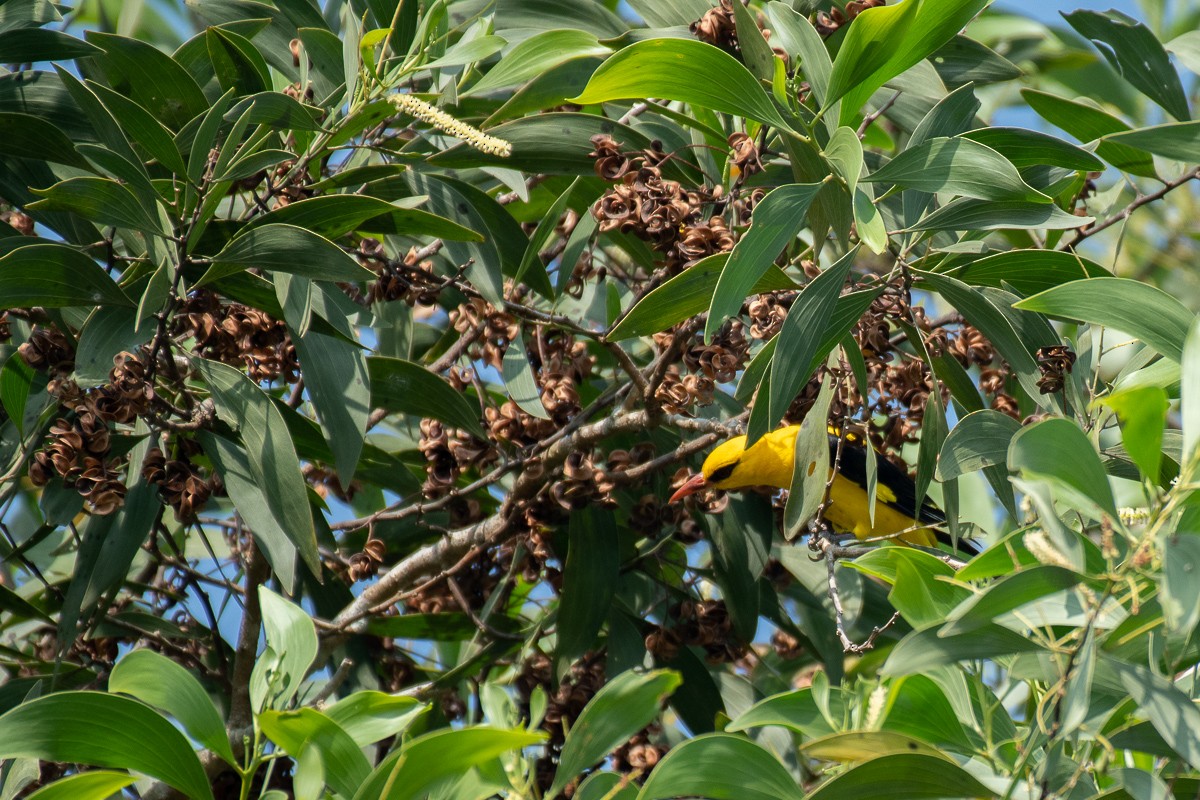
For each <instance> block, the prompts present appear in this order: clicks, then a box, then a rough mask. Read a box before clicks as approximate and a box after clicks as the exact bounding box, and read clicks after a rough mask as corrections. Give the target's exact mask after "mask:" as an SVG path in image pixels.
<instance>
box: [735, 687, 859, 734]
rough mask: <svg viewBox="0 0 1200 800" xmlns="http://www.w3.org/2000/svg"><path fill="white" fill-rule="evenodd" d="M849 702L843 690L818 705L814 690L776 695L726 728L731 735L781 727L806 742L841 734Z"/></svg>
mask: <svg viewBox="0 0 1200 800" xmlns="http://www.w3.org/2000/svg"><path fill="white" fill-rule="evenodd" d="M845 712H846V709H845V701H844V699H843V695H842V693H841V691H840V690H838V689H833V690H831V691H828V695H827V696H825V697H822V702H818V701H817V699H816V697H814V695H813V690H812V689H811V688H806V689H799V690H796V691H791V692H783V693H781V694H776V695H772V696H771V697H768V698H765V699H763V700H759V701H758V702H757V703H755V704H754V705H753V706H751V707H750V708H748V709H746V710H745V711H743V712H742V713H741V714H739V715H738V716H737V717H735V718H734V719H733V721H732V722H730V723H729V724H728V725H726V726H725V730H727V731H735V732H736V731H744V730H748V729H750V728H761V727H764V726H766V725H780V726H783V727H785V728H788V729H789V730H793V731H795V732H796V733H800V734H803V735H804V737H805V738H809V739H813V738H817V737H819V736H827V735H829V734H831V733H835V732H836V731H837V729H838V728H837V727H835V725H836V726H839V727H840V725H841V722H842V719H843V717H844V716H845Z"/></svg>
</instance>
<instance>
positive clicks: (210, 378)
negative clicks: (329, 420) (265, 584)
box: [192, 358, 321, 576]
mask: <svg viewBox="0 0 1200 800" xmlns="http://www.w3.org/2000/svg"><path fill="white" fill-rule="evenodd" d="M192 364H193V366H194V367H195V368H196V371H197V372H199V373H200V375H201V376H203V377H204V379H205V381H206V382H207V384H208V388H209V389H210V390H211V391H212V399H213V403H214V404H215V405H216V408H217V417H218V418H219V419H221V420H222V421H223V422H225V423H226V424H228V425H229V426H230V427H231V428H233V429H234V430H236V431H237V432H238V433H239V434H240V435H241V438H242V443H243V444H244V445H245V447H246V457H247V459H248V462H249V467H250V472H251V475H252V477H253V479H254V482H255V483H256V484H257V485H258V486H260V487H262V493H263V495H264V496H265V497H266V500H267V504H268V507H269V508H270V510H271V516H272V517H274V519H275V521H276V522H278V523H279V527H280V528H282V529H283V530H284V532H286V533H287V535H288V538H289V539H290V540H291V541H292V543H293V544H295V545H296V549H297V550H298V551H299V553H300V557H301V559H303V561H304V563H305V564H306V565H307V566H308V568H309V569H310V570H312V573H313V575H316V576H320V574H321V561H320V558H319V557H318V555H317V538H316V531H315V529H314V527H313V519H312V511H311V510H310V508H309V505H308V490H307V489H306V488H305V483H304V478H303V476H302V474H301V472H300V460H299V459H298V458H297V457H296V449H295V446H294V445H293V444H292V438H291V436H290V435H289V433H288V428H287V424H286V423H285V422H284V421H283V417H282V416H280V414H279V411H278V409H276V408H275V404H274V403H272V402H271V399H270V398H269V397H267V395H266V393H264V392H263V390H262V389H260V388H258V387H257V386H255V385H254V384H253V383H252V382H251V381H250V379H249V378H247V377H246V376H245V375H244V374H243V373H242V372H240V371H239V370H236V369H234V368H233V367H230V366H228V365H226V364H221V363H219V362H216V361H209V360H207V359H202V358H197V359H193V360H192Z"/></svg>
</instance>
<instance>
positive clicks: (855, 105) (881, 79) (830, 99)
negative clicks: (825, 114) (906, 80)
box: [821, 0, 987, 125]
mask: <svg viewBox="0 0 1200 800" xmlns="http://www.w3.org/2000/svg"><path fill="white" fill-rule="evenodd" d="M986 5H987V0H917V1H916V2H905V3H900V4H898V5H888V6H879V7H876V8H869V9H867V10H866V11H864V12H863V13H861V14H859V15H858V16H857V17H855V18H854V24H853V25H851V26H849V29H848V30H847V32H846V37H845V38H844V39H843V40H842V45H841V47H840V48H839V49H838V53H837V56H836V57H835V58H834V59H833V72H832V73H831V74H830V76H829V93H828V96H826V97H825V98H824V100H823V101H822V103H821V105H822V108H823V109H825V110H828V108H829V106H831V105H832V104H833V103H834V102H836V101H838V100H842V109H841V114H840V118H839V120H838V123H839V124H840V125H848V124H850V122H851V121H852V120H853V119H854V118H855V116H856V115H857V114H858V112H859V109H860V108H862V106H863V104H864V103H865V102H867V100H868V99H870V97H871V95H873V94H874V93H875V91H876V90H877V89H879V88H880V87H881V86H883V85H884V84H885V83H887V82H888V81H889V80H891V79H892V78H894V77H896V76H897V75H899V74H900V73H902V72H904V71H905V70H907V69H909V68H910V67H912V66H914V65H915V64H917V62H919V61H923V60H924V59H925V58H926V57H928V56H929V55H931V54H933V53H934V52H936V51H937V49H938V48H940V47H941V46H942V45H944V44H945V43H946V42H948V41H950V40H951V39H952V38H953V37H954V35H955V34H957V33H958V32H959V31H960V30H962V28H963V27H964V26H965V25H966V24H967V22H969V21H970V20H971V19H972V18H973V17H974V16H975V15H976V14H978V13H979V12H980V11H982V10H983V8H984V7H985V6H986Z"/></svg>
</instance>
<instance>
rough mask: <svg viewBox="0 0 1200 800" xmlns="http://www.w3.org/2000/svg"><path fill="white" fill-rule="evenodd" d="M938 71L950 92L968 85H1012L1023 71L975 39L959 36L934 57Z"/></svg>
mask: <svg viewBox="0 0 1200 800" xmlns="http://www.w3.org/2000/svg"><path fill="white" fill-rule="evenodd" d="M929 60H930V61H931V62H933V67H934V69H936V70H937V74H938V76H939V77H940V78H941V79H942V82H943V83H945V84H946V86H947V87H948V88H951V89H957V88H958V87H960V86H964V85H966V84H968V83H973V84H975V85H976V86H979V85H982V84H985V83H998V82H1000V81H1011V80H1014V79H1016V78H1019V77H1021V74H1022V73H1021V69H1020V67H1018V66H1017V65H1016V64H1014V63H1012V62H1011V61H1009V60H1008V59H1007V58H1005V57H1004V56H1002V55H1000V54H999V53H997V52H996V51H995V50H992V49H991V48H990V47H987V46H985V45H983V44H980V43H979V42H977V41H975V40H974V39H970V38H968V37H966V36H955V37H954V38H953V39H951V40H950V41H948V42H946V44H944V45H942V46H941V47H940V48H938V50H937V52H936V53H934V54H933V55H932V56H930V58H929Z"/></svg>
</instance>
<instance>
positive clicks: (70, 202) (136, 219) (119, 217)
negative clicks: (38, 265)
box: [29, 177, 163, 236]
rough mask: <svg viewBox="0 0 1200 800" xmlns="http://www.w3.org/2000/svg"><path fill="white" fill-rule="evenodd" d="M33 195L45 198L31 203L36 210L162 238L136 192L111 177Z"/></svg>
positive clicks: (73, 182)
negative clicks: (67, 213)
mask: <svg viewBox="0 0 1200 800" xmlns="http://www.w3.org/2000/svg"><path fill="white" fill-rule="evenodd" d="M33 193H34V194H37V195H40V196H41V197H42V199H41V200H38V201H37V202H34V203H30V204H29V208H30V209H31V210H33V211H67V212H70V213H72V214H79V215H80V216H82V217H86V218H87V219H90V220H93V221H94V222H97V223H99V224H102V225H113V226H116V227H118V228H133V229H134V230H139V231H142V232H143V233H149V234H153V235H157V236H162V235H163V230H162V228H161V227H160V226H159V225H158V223H157V222H155V221H154V220H152V219H150V217H149V216H148V215H147V214H146V211H145V209H144V208H142V205H141V203H139V202H138V199H137V198H136V197H134V195H133V192H131V191H130V190H129V189H128V188H127V187H126V186H125V185H124V184H121V183H117V182H116V181H114V180H112V179H110V178H91V177H84V178H71V179H69V180H65V181H62V182H61V183H56V184H54V185H53V186H51V187H50V188H48V189H34V190H33Z"/></svg>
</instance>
